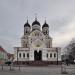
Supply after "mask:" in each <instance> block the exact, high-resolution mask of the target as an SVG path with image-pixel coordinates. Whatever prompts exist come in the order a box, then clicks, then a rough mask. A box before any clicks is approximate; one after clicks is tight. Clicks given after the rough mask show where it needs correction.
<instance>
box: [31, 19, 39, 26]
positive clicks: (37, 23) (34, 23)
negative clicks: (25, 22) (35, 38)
mask: <svg viewBox="0 0 75 75" xmlns="http://www.w3.org/2000/svg"><path fill="white" fill-rule="evenodd" d="M33 25H39V26H40V23H39V22H38V21H37V18H35V21H34V22H33V23H32V26H33Z"/></svg>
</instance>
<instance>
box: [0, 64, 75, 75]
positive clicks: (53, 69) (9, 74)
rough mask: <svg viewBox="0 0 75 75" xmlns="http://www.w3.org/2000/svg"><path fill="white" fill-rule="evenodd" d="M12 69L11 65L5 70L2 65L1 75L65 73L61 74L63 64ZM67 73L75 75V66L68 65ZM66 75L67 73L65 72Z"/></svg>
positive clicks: (56, 74) (57, 74) (58, 74)
mask: <svg viewBox="0 0 75 75" xmlns="http://www.w3.org/2000/svg"><path fill="white" fill-rule="evenodd" d="M12 69H13V70H11V71H10V67H9V66H4V67H3V71H2V67H1V66H0V75H63V74H61V66H48V67H27V66H26V67H20V70H19V67H12ZM66 71H67V72H68V74H67V75H75V66H74V65H72V66H68V67H66ZM64 75H66V74H64Z"/></svg>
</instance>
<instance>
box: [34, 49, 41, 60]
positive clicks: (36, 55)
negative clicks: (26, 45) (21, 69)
mask: <svg viewBox="0 0 75 75" xmlns="http://www.w3.org/2000/svg"><path fill="white" fill-rule="evenodd" d="M34 60H35V61H41V60H42V51H39V52H37V51H36V50H35V51H34Z"/></svg>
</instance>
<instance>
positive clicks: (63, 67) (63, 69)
mask: <svg viewBox="0 0 75 75" xmlns="http://www.w3.org/2000/svg"><path fill="white" fill-rule="evenodd" d="M61 73H62V74H67V72H66V65H65V63H62V66H61Z"/></svg>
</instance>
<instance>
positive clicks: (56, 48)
mask: <svg viewBox="0 0 75 75" xmlns="http://www.w3.org/2000/svg"><path fill="white" fill-rule="evenodd" d="M56 52H57V65H58V48H56Z"/></svg>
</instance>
